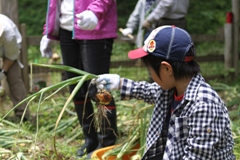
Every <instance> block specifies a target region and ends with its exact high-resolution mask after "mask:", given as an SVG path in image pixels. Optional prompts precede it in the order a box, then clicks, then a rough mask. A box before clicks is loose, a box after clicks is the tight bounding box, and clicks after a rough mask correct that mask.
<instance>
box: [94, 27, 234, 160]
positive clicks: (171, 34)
mask: <svg viewBox="0 0 240 160" xmlns="http://www.w3.org/2000/svg"><path fill="white" fill-rule="evenodd" d="M128 56H129V58H130V59H138V58H141V59H142V61H143V63H144V64H145V65H146V67H147V68H148V70H149V72H150V74H151V77H152V79H153V80H154V81H155V82H154V83H148V82H144V81H141V82H135V81H133V80H129V79H126V78H120V76H119V75H116V74H102V75H99V78H98V79H96V81H95V83H96V85H97V88H98V89H100V90H101V89H103V88H106V89H107V90H108V91H112V90H116V89H119V90H120V92H121V98H122V99H130V98H136V99H142V100H144V101H145V102H147V103H154V104H155V107H154V111H153V114H152V118H151V122H150V127H149V130H148V135H147V140H146V150H145V153H144V155H143V157H142V159H143V160H146V159H147V160H160V159H164V160H186V159H188V160H189V159H198V160H199V159H203V160H209V159H214V160H233V159H235V156H234V155H233V145H234V142H233V138H232V132H231V128H230V120H229V116H228V111H227V108H226V106H225V104H224V102H223V101H222V100H221V99H220V97H219V96H218V94H217V93H216V92H215V91H214V90H213V89H212V88H211V86H210V85H209V84H207V83H206V82H205V81H204V79H203V77H202V76H201V75H200V67H199V65H198V64H197V63H196V62H195V61H194V57H195V51H194V45H193V42H192V40H191V37H190V35H189V34H188V33H187V32H186V31H185V30H183V29H180V28H178V27H175V26H162V27H159V28H156V29H155V30H153V31H152V32H151V34H150V35H149V36H148V38H147V39H146V40H145V42H144V46H143V47H142V48H139V49H136V50H133V51H130V52H129V53H128Z"/></svg>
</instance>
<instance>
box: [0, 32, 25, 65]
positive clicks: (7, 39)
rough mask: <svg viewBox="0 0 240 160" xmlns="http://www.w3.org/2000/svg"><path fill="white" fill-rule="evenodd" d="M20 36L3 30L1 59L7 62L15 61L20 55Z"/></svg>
mask: <svg viewBox="0 0 240 160" xmlns="http://www.w3.org/2000/svg"><path fill="white" fill-rule="evenodd" d="M20 42H21V36H20V34H16V33H15V30H14V29H13V30H10V29H9V28H8V29H7V30H4V38H3V57H5V58H7V59H9V60H13V61H14V60H17V59H18V57H19V54H20V48H21V46H20Z"/></svg>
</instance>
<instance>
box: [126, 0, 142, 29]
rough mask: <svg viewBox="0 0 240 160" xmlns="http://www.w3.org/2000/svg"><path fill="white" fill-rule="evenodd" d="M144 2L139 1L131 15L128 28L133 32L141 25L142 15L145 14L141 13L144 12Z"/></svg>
mask: <svg viewBox="0 0 240 160" xmlns="http://www.w3.org/2000/svg"><path fill="white" fill-rule="evenodd" d="M142 7H143V6H142V2H141V0H139V1H138V2H137V4H136V6H135V8H134V10H133V11H132V13H131V14H130V16H129V18H128V21H127V24H126V27H127V28H131V29H132V30H135V29H136V28H137V26H138V25H139V23H140V15H141V14H144V13H141V11H142Z"/></svg>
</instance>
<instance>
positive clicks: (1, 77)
mask: <svg viewBox="0 0 240 160" xmlns="http://www.w3.org/2000/svg"><path fill="white" fill-rule="evenodd" d="M5 77H6V75H5V74H4V73H3V72H0V82H1V80H2V79H4V78H5Z"/></svg>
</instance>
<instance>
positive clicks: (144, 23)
mask: <svg viewBox="0 0 240 160" xmlns="http://www.w3.org/2000/svg"><path fill="white" fill-rule="evenodd" d="M151 27H152V24H151V23H150V22H149V21H148V20H144V22H143V24H142V29H146V30H149V29H151Z"/></svg>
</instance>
